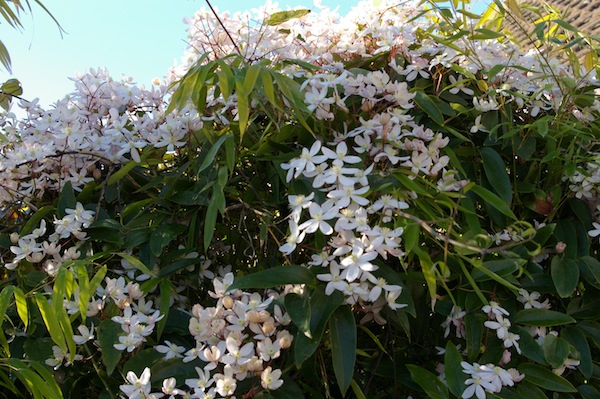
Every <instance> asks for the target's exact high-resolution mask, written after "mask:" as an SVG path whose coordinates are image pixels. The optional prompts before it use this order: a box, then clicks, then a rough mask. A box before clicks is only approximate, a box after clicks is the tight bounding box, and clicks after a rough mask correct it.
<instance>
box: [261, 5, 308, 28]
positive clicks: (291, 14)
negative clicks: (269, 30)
mask: <svg viewBox="0 0 600 399" xmlns="http://www.w3.org/2000/svg"><path fill="white" fill-rule="evenodd" d="M308 13H310V10H306V9H300V10H290V11H278V12H274V13H273V14H271V15H269V18H267V19H265V21H264V24H265V25H269V26H277V25H281V24H282V23H284V22H287V21H289V20H290V19H295V18H301V17H303V16H305V15H306V14H308Z"/></svg>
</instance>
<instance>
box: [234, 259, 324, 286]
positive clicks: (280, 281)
mask: <svg viewBox="0 0 600 399" xmlns="http://www.w3.org/2000/svg"><path fill="white" fill-rule="evenodd" d="M287 284H307V285H314V284H315V276H314V275H313V274H312V272H311V271H310V270H308V269H307V268H306V267H304V266H298V265H290V266H277V267H272V268H270V269H267V270H263V271H260V272H257V273H252V274H247V275H245V276H241V277H236V279H235V280H234V282H233V284H232V285H231V286H230V287H229V290H230V291H231V290H234V289H248V288H274V287H278V286H280V285H287Z"/></svg>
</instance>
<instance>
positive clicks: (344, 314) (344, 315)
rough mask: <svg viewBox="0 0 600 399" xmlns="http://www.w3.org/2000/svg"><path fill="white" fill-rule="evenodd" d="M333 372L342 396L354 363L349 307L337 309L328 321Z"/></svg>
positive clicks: (351, 319)
mask: <svg viewBox="0 0 600 399" xmlns="http://www.w3.org/2000/svg"><path fill="white" fill-rule="evenodd" d="M329 335H330V337H331V357H332V361H333V371H334V373H335V378H336V380H337V383H338V386H339V387H340V390H341V391H342V395H344V396H345V395H346V391H347V390H348V388H349V387H350V383H351V382H352V376H353V375H354V364H355V362H356V321H355V320H354V315H353V314H352V310H350V307H349V306H340V307H338V308H337V309H336V310H335V311H334V312H333V314H332V315H331V318H330V319H329Z"/></svg>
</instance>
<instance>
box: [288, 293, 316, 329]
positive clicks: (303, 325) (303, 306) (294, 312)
mask: <svg viewBox="0 0 600 399" xmlns="http://www.w3.org/2000/svg"><path fill="white" fill-rule="evenodd" d="M283 303H284V305H285V310H286V311H287V312H288V314H289V315H290V318H291V319H292V321H293V322H294V324H295V325H296V327H298V330H300V331H301V332H302V333H303V334H305V335H306V336H307V337H308V338H311V332H310V298H308V296H306V295H302V296H300V295H298V294H294V293H290V294H287V295H286V296H285V297H284V298H283Z"/></svg>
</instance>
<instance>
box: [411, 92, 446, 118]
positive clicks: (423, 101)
mask: <svg viewBox="0 0 600 399" xmlns="http://www.w3.org/2000/svg"><path fill="white" fill-rule="evenodd" d="M414 100H415V102H416V103H417V105H418V106H419V108H421V109H422V110H423V111H424V112H425V113H426V114H427V115H429V117H430V118H431V119H432V120H433V121H434V122H435V123H437V124H438V125H440V126H442V125H444V116H443V115H442V111H440V109H439V108H438V106H437V105H436V104H435V101H433V100H432V99H431V97H430V96H429V95H427V94H425V93H423V92H422V91H416V92H415V98H414Z"/></svg>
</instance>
